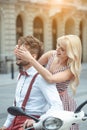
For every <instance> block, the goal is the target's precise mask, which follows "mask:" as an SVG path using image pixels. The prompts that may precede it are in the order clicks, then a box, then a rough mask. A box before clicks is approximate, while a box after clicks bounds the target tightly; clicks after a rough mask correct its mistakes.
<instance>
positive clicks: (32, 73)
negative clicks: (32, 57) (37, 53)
mask: <svg viewBox="0 0 87 130" xmlns="http://www.w3.org/2000/svg"><path fill="white" fill-rule="evenodd" d="M26 72H27V73H28V75H34V74H35V73H37V70H36V69H35V68H34V67H33V66H32V67H30V68H29V69H27V70H26Z"/></svg>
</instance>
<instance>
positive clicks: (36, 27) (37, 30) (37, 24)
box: [33, 17, 44, 42]
mask: <svg viewBox="0 0 87 130" xmlns="http://www.w3.org/2000/svg"><path fill="white" fill-rule="evenodd" d="M33 35H34V36H35V37H36V38H38V39H39V40H40V41H42V42H43V41H44V40H43V21H42V19H41V18H39V17H36V18H35V19H34V22H33Z"/></svg>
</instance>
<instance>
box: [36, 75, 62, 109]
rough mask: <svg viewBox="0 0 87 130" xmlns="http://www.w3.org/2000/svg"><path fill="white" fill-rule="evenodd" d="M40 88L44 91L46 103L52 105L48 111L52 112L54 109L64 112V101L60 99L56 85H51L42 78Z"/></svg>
mask: <svg viewBox="0 0 87 130" xmlns="http://www.w3.org/2000/svg"><path fill="white" fill-rule="evenodd" d="M40 78H41V79H40V82H41V83H40V82H38V83H40V84H39V88H40V90H41V91H42V93H43V95H44V97H45V99H46V101H47V102H48V104H49V105H50V109H49V110H48V111H52V110H54V109H57V110H63V105H62V101H61V99H60V96H59V93H58V91H57V88H56V84H50V83H48V82H47V81H45V80H44V79H43V78H42V77H40Z"/></svg>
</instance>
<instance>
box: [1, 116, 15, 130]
mask: <svg viewBox="0 0 87 130" xmlns="http://www.w3.org/2000/svg"><path fill="white" fill-rule="evenodd" d="M14 118H15V116H13V115H10V114H8V116H7V119H6V121H5V123H4V125H3V126H5V127H6V128H8V127H9V126H10V125H11V124H12V121H13V120H14Z"/></svg>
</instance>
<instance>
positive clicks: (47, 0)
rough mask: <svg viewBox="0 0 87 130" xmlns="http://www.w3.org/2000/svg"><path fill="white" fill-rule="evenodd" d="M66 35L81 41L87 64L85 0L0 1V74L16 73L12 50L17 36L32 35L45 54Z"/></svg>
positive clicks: (86, 7) (86, 11)
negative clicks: (76, 37)
mask: <svg viewBox="0 0 87 130" xmlns="http://www.w3.org/2000/svg"><path fill="white" fill-rule="evenodd" d="M65 34H76V35H78V36H79V37H80V39H81V41H82V51H83V52H82V62H87V0H0V73H9V72H10V71H11V69H13V67H14V70H15V71H16V70H17V67H16V65H15V56H14V54H13V50H14V47H15V45H16V44H17V41H18V38H19V37H20V36H27V35H34V36H35V37H37V38H38V39H40V40H41V41H43V44H44V51H45V52H46V51H48V50H51V49H55V48H56V40H57V38H58V37H60V36H62V35H65Z"/></svg>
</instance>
